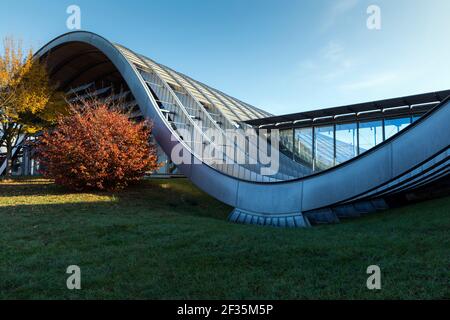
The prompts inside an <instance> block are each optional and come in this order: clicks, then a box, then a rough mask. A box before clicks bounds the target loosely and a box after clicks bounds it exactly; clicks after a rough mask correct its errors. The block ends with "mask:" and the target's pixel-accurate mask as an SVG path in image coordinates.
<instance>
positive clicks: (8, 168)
mask: <svg viewBox="0 0 450 320" xmlns="http://www.w3.org/2000/svg"><path fill="white" fill-rule="evenodd" d="M12 167H13V161H12V143H11V141H7V142H6V168H5V175H6V177H11V176H12Z"/></svg>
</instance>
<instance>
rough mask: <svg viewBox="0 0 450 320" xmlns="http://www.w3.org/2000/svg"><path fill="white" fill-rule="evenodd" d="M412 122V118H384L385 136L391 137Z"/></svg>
mask: <svg viewBox="0 0 450 320" xmlns="http://www.w3.org/2000/svg"><path fill="white" fill-rule="evenodd" d="M410 124H411V118H410V117H407V118H397V119H386V120H384V130H385V137H386V139H389V138H390V137H392V136H393V135H394V134H397V133H399V132H400V131H402V130H403V129H405V128H406V127H407V126H409V125H410Z"/></svg>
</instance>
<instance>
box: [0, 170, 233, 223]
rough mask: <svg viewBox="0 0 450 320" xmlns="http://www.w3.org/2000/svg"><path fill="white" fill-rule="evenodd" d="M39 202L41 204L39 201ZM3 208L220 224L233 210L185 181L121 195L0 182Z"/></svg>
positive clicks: (153, 182) (144, 184)
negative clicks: (201, 219) (196, 219)
mask: <svg viewBox="0 0 450 320" xmlns="http://www.w3.org/2000/svg"><path fill="white" fill-rule="evenodd" d="M16 197H18V199H19V198H20V202H17V203H11V202H13V201H16V200H15V198H16ZM2 198H3V204H2ZM38 198H39V203H37V201H36V200H37V199H38ZM17 201H19V200H17ZM0 207H1V208H2V211H3V212H5V213H8V212H21V213H26V212H27V211H30V212H34V213H36V212H49V213H50V212H54V213H58V212H65V211H67V210H70V211H72V210H75V211H76V210H78V211H85V210H90V211H91V212H93V213H96V212H101V213H108V212H110V213H111V210H113V211H114V213H122V212H124V213H133V212H147V213H158V215H160V214H162V215H164V214H167V215H173V214H176V215H182V216H183V215H190V216H198V217H208V218H212V219H220V220H225V219H226V218H227V216H228V214H229V213H230V212H231V210H232V208H231V207H229V206H227V205H224V204H222V203H221V202H219V201H217V200H215V199H213V198H211V197H210V196H209V195H207V194H206V193H204V192H202V191H201V190H199V189H197V188H196V187H194V186H193V185H192V184H190V183H189V182H188V181H187V180H186V179H176V180H167V179H149V180H142V181H139V182H138V183H136V184H133V185H131V186H130V187H128V188H127V189H125V190H123V191H120V192H99V191H91V192H74V191H68V190H66V189H64V188H62V187H60V186H57V185H55V184H54V183H53V182H52V181H50V180H43V179H18V180H9V181H6V182H1V181H0Z"/></svg>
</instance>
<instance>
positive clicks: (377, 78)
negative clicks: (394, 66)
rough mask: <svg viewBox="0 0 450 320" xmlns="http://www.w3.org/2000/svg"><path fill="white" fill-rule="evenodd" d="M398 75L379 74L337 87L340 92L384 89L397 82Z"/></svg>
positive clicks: (391, 73) (390, 73)
mask: <svg viewBox="0 0 450 320" xmlns="http://www.w3.org/2000/svg"><path fill="white" fill-rule="evenodd" d="M398 78H399V77H398V75H397V74H396V73H393V72H384V73H379V74H376V75H373V76H370V77H366V78H364V79H362V80H359V81H355V82H349V83H345V84H342V85H340V86H339V89H340V90H341V91H357V90H362V89H373V88H376V87H381V86H383V87H386V86H387V85H389V84H392V83H393V82H395V81H397V80H398Z"/></svg>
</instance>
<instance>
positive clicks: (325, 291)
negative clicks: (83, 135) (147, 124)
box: [0, 179, 450, 299]
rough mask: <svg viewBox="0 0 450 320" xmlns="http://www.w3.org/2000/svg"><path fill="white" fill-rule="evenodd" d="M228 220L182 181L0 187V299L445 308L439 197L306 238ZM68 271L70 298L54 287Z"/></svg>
mask: <svg viewBox="0 0 450 320" xmlns="http://www.w3.org/2000/svg"><path fill="white" fill-rule="evenodd" d="M230 211H231V208H230V207H227V206H225V205H223V204H221V203H219V202H217V201H216V200H214V199H212V198H210V197H209V196H207V195H206V194H204V193H202V192H200V191H199V190H197V189H196V188H195V187H193V186H192V185H191V184H190V183H189V182H188V181H187V180H184V179H177V180H149V181H143V182H142V183H141V184H140V185H139V186H135V187H133V188H131V189H129V190H127V191H125V192H123V193H118V194H113V195H112V194H107V193H83V194H81V193H65V192H64V190H62V189H61V188H59V187H57V186H55V185H54V184H52V183H51V182H49V181H46V180H38V179H34V180H16V181H13V182H2V183H0V248H1V249H0V299H11V298H13V299H15V298H25V299H36V298H37V299H56V298H73V299H85V298H100V299H114V298H120V299H185V298H186V299H187V298H189V299H299V298H302V299H303V298H306V299H321V298H325V299H334V298H337V299H344V298H351V299H380V298H402V299H420V298H425V299H429V298H450V289H449V288H450V285H449V280H450V273H449V272H450V271H449V266H450V231H449V230H450V197H448V198H444V199H439V200H434V201H430V202H426V203H421V204H417V205H413V206H410V207H404V208H401V209H396V210H391V211H389V212H386V213H382V214H376V215H371V216H367V217H364V218H360V219H356V220H351V221H347V222H345V223H342V224H339V225H329V226H321V227H314V228H311V229H277V228H271V227H257V226H245V225H236V224H231V223H229V222H227V221H226V218H227V216H228V214H229V212H230ZM72 264H75V265H78V266H80V267H81V272H82V290H78V291H70V290H68V289H66V277H67V276H68V275H67V274H66V273H65V271H66V268H67V266H69V265H72ZM374 264H375V265H379V266H380V267H381V270H382V290H380V291H376V292H375V291H369V290H368V289H367V288H366V279H367V277H368V275H366V268H367V267H368V266H369V265H374Z"/></svg>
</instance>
